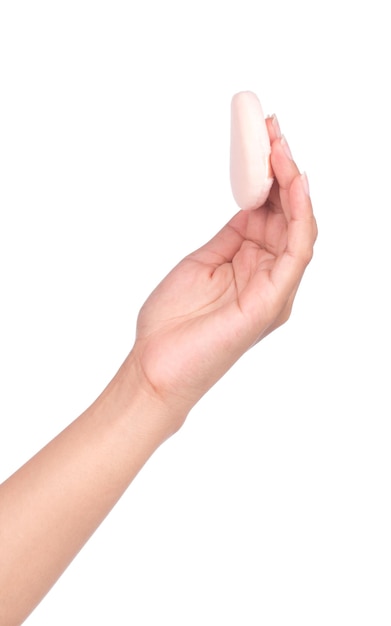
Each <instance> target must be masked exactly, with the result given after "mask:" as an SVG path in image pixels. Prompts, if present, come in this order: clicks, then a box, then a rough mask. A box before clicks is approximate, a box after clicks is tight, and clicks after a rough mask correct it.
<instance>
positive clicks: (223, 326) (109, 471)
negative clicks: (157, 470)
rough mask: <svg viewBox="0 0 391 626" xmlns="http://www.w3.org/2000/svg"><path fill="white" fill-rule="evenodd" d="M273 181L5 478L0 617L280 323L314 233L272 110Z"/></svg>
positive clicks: (10, 618) (67, 557) (158, 299)
mask: <svg viewBox="0 0 391 626" xmlns="http://www.w3.org/2000/svg"><path fill="white" fill-rule="evenodd" d="M267 125H268V132H269V136H270V140H271V145H272V153H271V165H272V168H273V171H274V174H275V182H274V184H273V187H272V189H271V192H270V195H269V198H268V200H267V202H266V203H265V205H264V206H262V207H260V208H259V209H257V210H255V211H246V212H245V211H241V212H239V213H238V214H237V215H235V216H234V217H233V218H232V219H231V220H230V222H228V224H226V226H224V228H223V229H222V230H221V231H220V232H219V233H218V234H217V235H216V236H215V237H214V238H213V239H211V240H210V241H209V242H208V243H207V244H206V245H205V246H203V247H202V248H200V249H199V250H196V251H195V252H193V253H192V254H190V255H189V256H187V257H186V258H185V259H183V260H182V261H181V262H180V263H179V264H178V265H177V266H176V267H175V268H174V269H173V270H172V271H171V272H170V274H169V275H168V276H166V278H164V280H163V281H162V282H161V283H160V284H159V285H158V286H157V288H156V289H155V290H154V291H153V292H152V294H151V295H150V297H149V298H148V300H147V301H146V302H145V304H144V305H143V307H142V308H141V310H140V313H139V317H138V322H137V333H136V340H135V344H134V346H133V347H132V349H131V351H130V353H129V355H128V357H127V359H126V360H125V362H124V363H123V364H122V365H121V367H120V368H119V370H118V372H117V374H116V375H115V376H114V378H113V380H112V381H111V382H110V383H109V384H108V386H107V387H106V389H105V390H104V391H103V392H102V394H101V395H100V396H99V397H98V398H97V399H96V401H95V402H94V403H93V404H92V405H91V406H90V407H89V408H88V409H87V410H86V411H85V412H84V413H83V414H82V415H80V416H79V417H78V418H77V419H76V420H75V421H74V422H72V423H71V424H70V425H69V426H68V427H67V428H66V429H65V430H64V431H63V432H62V433H60V434H59V435H58V436H57V437H56V438H55V439H54V440H53V441H51V442H50V443H49V444H48V445H47V446H46V447H45V448H43V449H42V450H41V451H40V452H38V453H37V454H36V455H35V456H34V457H33V458H32V459H31V460H30V461H28V462H27V463H26V464H25V465H24V466H23V467H21V468H20V469H19V470H18V471H17V472H16V473H15V474H13V475H12V476H11V477H10V478H8V480H6V481H5V482H4V483H3V484H2V485H0V554H1V560H0V623H1V624H2V626H15V625H18V624H21V623H22V622H23V621H24V620H25V619H26V618H27V616H28V615H29V614H30V613H31V611H32V610H33V609H34V607H35V606H36V605H37V604H38V603H39V602H40V601H41V599H42V598H43V597H44V596H45V594H46V593H47V592H48V591H49V589H50V588H51V587H52V585H53V584H54V583H55V582H56V580H57V579H58V578H59V576H61V574H62V572H63V571H64V570H65V569H66V567H67V566H68V565H69V563H70V562H71V561H72V560H73V558H74V557H75V556H76V554H77V553H78V551H79V550H80V549H81V548H82V547H83V545H84V544H85V542H86V541H87V540H88V538H89V537H90V536H91V534H92V533H93V532H94V531H95V529H96V528H97V527H98V526H99V525H100V523H101V522H102V521H103V519H104V518H105V517H106V515H107V514H108V513H109V511H110V510H111V509H112V507H113V506H114V505H115V503H116V502H117V501H118V499H119V498H120V497H121V495H122V494H123V493H124V491H125V490H126V488H127V487H128V486H129V484H130V483H131V482H132V480H133V479H134V477H135V476H136V474H137V473H138V472H139V471H140V469H141V468H142V466H143V465H144V463H145V462H146V461H147V460H148V458H149V457H150V456H151V455H152V454H153V452H154V451H155V450H156V449H157V448H158V447H159V446H160V445H161V444H162V443H163V442H164V441H165V440H166V439H167V438H168V437H170V436H171V435H173V434H174V433H175V432H177V431H178V429H179V428H180V427H181V425H182V424H183V423H184V421H185V419H186V416H187V415H188V413H189V411H190V410H191V408H192V407H193V406H194V405H195V404H196V402H197V401H198V400H199V399H200V398H201V397H202V396H203V395H204V394H205V393H206V392H207V391H208V389H210V387H212V385H214V384H215V383H216V381H217V380H218V379H219V378H220V377H221V376H223V375H224V373H225V372H226V371H227V370H228V369H229V368H230V367H231V366H232V365H233V364H234V363H235V361H237V359H239V358H240V356H241V355H242V354H243V353H244V352H245V351H247V350H248V349H249V348H250V347H252V346H253V345H254V344H256V343H257V342H259V341H260V340H261V339H262V338H263V337H265V336H266V335H267V334H269V333H270V332H272V331H273V330H274V329H276V328H277V327H279V326H280V325H281V324H283V323H284V322H286V321H287V319H288V318H289V316H290V312H291V308H292V304H293V301H294V297H295V294H296V291H297V289H298V287H299V284H300V281H301V278H302V276H303V273H304V271H305V268H306V267H307V265H308V263H309V262H310V260H311V258H312V253H313V246H314V243H315V239H316V236H317V228H316V222H315V219H314V216H313V212H312V206H311V200H310V197H309V194H308V184H307V179H306V177H305V176H304V175H301V174H300V172H299V170H298V168H297V166H296V164H295V162H294V161H293V160H292V158H291V155H290V150H289V148H288V144H287V143H286V141H285V139H284V138H282V137H281V134H280V131H279V127H278V123H277V120H276V118H275V117H273V118H270V119H268V120H267Z"/></svg>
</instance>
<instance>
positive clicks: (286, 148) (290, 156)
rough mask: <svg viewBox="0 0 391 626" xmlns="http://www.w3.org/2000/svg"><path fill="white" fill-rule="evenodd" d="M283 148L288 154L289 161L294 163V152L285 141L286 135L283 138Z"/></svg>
mask: <svg viewBox="0 0 391 626" xmlns="http://www.w3.org/2000/svg"><path fill="white" fill-rule="evenodd" d="M280 141H281V146H282V147H283V150H284V152H285V154H286V156H287V157H288V159H290V160H291V161H293V156H292V152H291V151H290V148H289V146H288V142H287V140H286V139H285V137H284V135H283V136H282V137H281V140H280Z"/></svg>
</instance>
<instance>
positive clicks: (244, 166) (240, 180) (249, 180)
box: [230, 91, 273, 211]
mask: <svg viewBox="0 0 391 626" xmlns="http://www.w3.org/2000/svg"><path fill="white" fill-rule="evenodd" d="M270 152H271V148H270V139H269V134H268V132H267V127H266V121H265V118H264V115H263V111H262V107H261V103H260V102H259V100H258V98H257V96H256V95H255V94H254V93H252V92H251V91H241V92H239V93H237V94H235V95H234V96H233V98H232V102H231V150H230V178H231V189H232V194H233V196H234V199H235V201H236V203H237V204H238V206H239V207H240V208H241V209H243V210H245V211H247V210H251V209H257V208H258V207H260V206H262V205H263V204H264V203H265V201H266V200H267V197H268V195H269V191H270V187H271V186H272V183H273V173H272V169H271V166H270Z"/></svg>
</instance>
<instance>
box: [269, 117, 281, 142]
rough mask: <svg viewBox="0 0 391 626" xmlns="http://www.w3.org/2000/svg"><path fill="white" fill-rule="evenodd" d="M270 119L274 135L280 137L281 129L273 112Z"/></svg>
mask: <svg viewBox="0 0 391 626" xmlns="http://www.w3.org/2000/svg"><path fill="white" fill-rule="evenodd" d="M271 119H272V126H273V128H274V132H275V133H276V137H278V138H280V137H281V136H282V135H281V129H280V125H279V123H278V119H277V115H276V114H273V115H272V117H271Z"/></svg>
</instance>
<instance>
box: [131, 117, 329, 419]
mask: <svg viewBox="0 0 391 626" xmlns="http://www.w3.org/2000/svg"><path fill="white" fill-rule="evenodd" d="M267 124H268V130H269V136H270V140H271V145H272V152H271V164H272V168H273V171H274V175H275V181H274V184H273V187H272V189H271V192H270V195H269V198H268V200H267V202H266V203H265V205H264V206H262V207H260V208H259V209H257V210H255V211H240V212H239V213H238V214H237V215H235V217H234V218H233V219H231V221H230V222H228V224H227V225H226V226H225V227H224V228H223V229H222V230H221V231H220V232H219V233H218V234H217V235H216V236H215V237H214V238H213V239H212V240H211V241H209V242H208V243H207V244H206V245H204V246H203V247H202V248H200V249H199V250H197V251H195V252H193V253H192V254H190V255H189V256H187V257H186V258H185V259H183V260H182V261H181V262H180V263H179V264H178V265H177V266H176V267H175V268H174V269H173V270H172V271H171V272H170V273H169V274H168V276H167V277H166V278H165V279H164V280H163V281H162V282H161V283H160V284H159V285H158V287H157V288H156V289H155V290H154V291H153V292H152V294H151V295H150V297H149V298H148V299H147V301H146V302H145V304H144V306H143V307H142V309H141V311H140V314H139V318H138V324H137V336H136V342H135V346H134V349H133V351H132V353H131V354H132V356H133V357H134V358H135V361H136V363H137V367H138V371H139V373H140V376H141V381H142V383H143V384H145V387H146V389H147V390H148V391H149V393H152V395H154V396H157V397H158V398H160V399H161V400H163V401H164V402H165V403H168V406H169V407H170V408H171V409H174V413H175V412H178V410H179V414H181V415H182V418H183V419H184V418H185V417H186V414H187V412H188V411H189V410H190V408H191V407H192V406H193V405H194V404H195V402H197V400H198V399H199V398H200V397H201V396H202V395H203V394H204V393H205V392H206V391H207V390H208V389H209V388H210V387H211V386H212V385H213V384H214V383H215V382H216V381H217V380H218V379H219V378H220V377H221V376H222V375H223V374H224V373H225V372H226V371H227V370H228V369H229V368H230V367H231V366H232V365H233V363H234V362H235V361H236V360H237V359H238V358H239V357H240V356H241V355H242V354H243V353H244V352H245V351H246V350H247V349H248V348H249V347H251V346H252V345H253V344H255V343H257V342H258V341H259V340H261V339H262V338H263V337H265V335H267V334H268V333H270V332H271V331H273V330H274V329H276V328H277V327H278V326H280V325H281V324H283V323H284V322H285V321H286V320H287V319H288V318H289V316H290V312H291V308H292V304H293V300H294V297H295V294H296V291H297V289H298V286H299V283H300V280H301V278H302V276H303V273H304V270H305V268H306V266H307V264H308V263H309V261H310V260H311V258H312V253H313V245H314V242H315V239H316V236H317V227H316V222H315V219H314V216H313V212H312V205H311V200H310V197H309V192H308V182H307V178H306V176H305V175H301V174H300V172H299V170H298V168H297V166H296V164H295V163H294V161H293V160H292V157H291V153H290V150H289V147H288V144H287V142H286V140H285V139H284V138H283V137H281V135H280V132H279V127H278V123H277V120H276V118H275V117H273V118H270V119H268V120H267ZM182 421H183V420H182Z"/></svg>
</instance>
